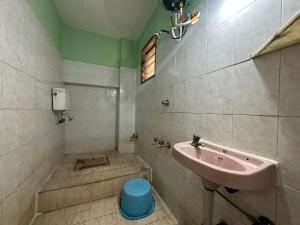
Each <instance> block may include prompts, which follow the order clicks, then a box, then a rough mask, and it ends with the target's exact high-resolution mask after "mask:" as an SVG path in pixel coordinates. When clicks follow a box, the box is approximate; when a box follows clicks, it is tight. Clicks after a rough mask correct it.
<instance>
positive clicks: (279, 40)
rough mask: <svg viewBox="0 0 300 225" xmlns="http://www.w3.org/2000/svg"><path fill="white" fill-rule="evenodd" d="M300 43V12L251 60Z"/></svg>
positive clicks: (253, 55) (252, 56)
mask: <svg viewBox="0 0 300 225" xmlns="http://www.w3.org/2000/svg"><path fill="white" fill-rule="evenodd" d="M298 43H300V10H299V11H298V12H297V13H295V14H294V15H293V16H292V17H291V18H290V19H289V20H288V21H287V22H286V23H285V24H284V25H283V26H282V27H281V28H280V29H279V31H277V32H276V33H275V34H274V35H273V36H272V37H271V38H270V39H269V40H268V41H267V42H266V43H265V44H264V45H263V46H262V47H260V48H259V49H258V50H257V51H256V52H255V53H254V54H252V55H251V58H252V59H253V58H256V57H258V56H261V55H265V54H268V53H271V52H273V51H276V50H279V49H282V48H286V47H289V46H291V45H295V44H298Z"/></svg>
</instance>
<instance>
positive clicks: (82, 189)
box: [66, 184, 92, 206]
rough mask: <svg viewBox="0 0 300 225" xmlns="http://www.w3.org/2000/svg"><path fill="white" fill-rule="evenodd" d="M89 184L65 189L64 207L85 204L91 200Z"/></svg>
mask: <svg viewBox="0 0 300 225" xmlns="http://www.w3.org/2000/svg"><path fill="white" fill-rule="evenodd" d="M91 189H92V186H91V184H88V185H83V186H78V187H72V188H67V189H66V206H72V205H76V204H79V203H84V202H87V201H89V200H90V199H91Z"/></svg>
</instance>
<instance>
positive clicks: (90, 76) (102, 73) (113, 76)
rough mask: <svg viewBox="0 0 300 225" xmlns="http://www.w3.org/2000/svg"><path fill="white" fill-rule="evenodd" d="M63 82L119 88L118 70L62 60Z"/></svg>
mask: <svg viewBox="0 0 300 225" xmlns="http://www.w3.org/2000/svg"><path fill="white" fill-rule="evenodd" d="M63 79H64V82H73V83H82V84H94V85H101V86H111V87H118V86H119V84H118V83H119V69H118V68H113V67H107V66H102V65H96V64H91V63H84V62H78V61H73V60H67V59H64V60H63Z"/></svg>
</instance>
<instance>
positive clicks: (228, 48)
mask: <svg viewBox="0 0 300 225" xmlns="http://www.w3.org/2000/svg"><path fill="white" fill-rule="evenodd" d="M234 30H235V20H234V18H233V19H230V20H228V21H227V22H226V23H224V24H222V25H221V26H219V27H218V28H217V29H215V30H213V31H211V32H210V33H209V34H208V43H207V71H208V72H210V71H213V70H217V69H220V68H223V67H226V66H230V65H232V64H233V63H234Z"/></svg>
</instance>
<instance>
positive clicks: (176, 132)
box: [169, 113, 186, 143]
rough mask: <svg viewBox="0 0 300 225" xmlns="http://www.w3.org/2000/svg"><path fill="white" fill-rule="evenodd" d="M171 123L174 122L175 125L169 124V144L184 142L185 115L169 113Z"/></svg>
mask: <svg viewBox="0 0 300 225" xmlns="http://www.w3.org/2000/svg"><path fill="white" fill-rule="evenodd" d="M169 119H170V120H171V121H176V123H174V122H173V123H171V125H170V130H169V132H170V134H169V135H170V136H171V139H172V140H170V141H171V142H173V143H178V142H182V141H185V140H186V134H185V131H186V114H185V113H171V114H170V118H169Z"/></svg>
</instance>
